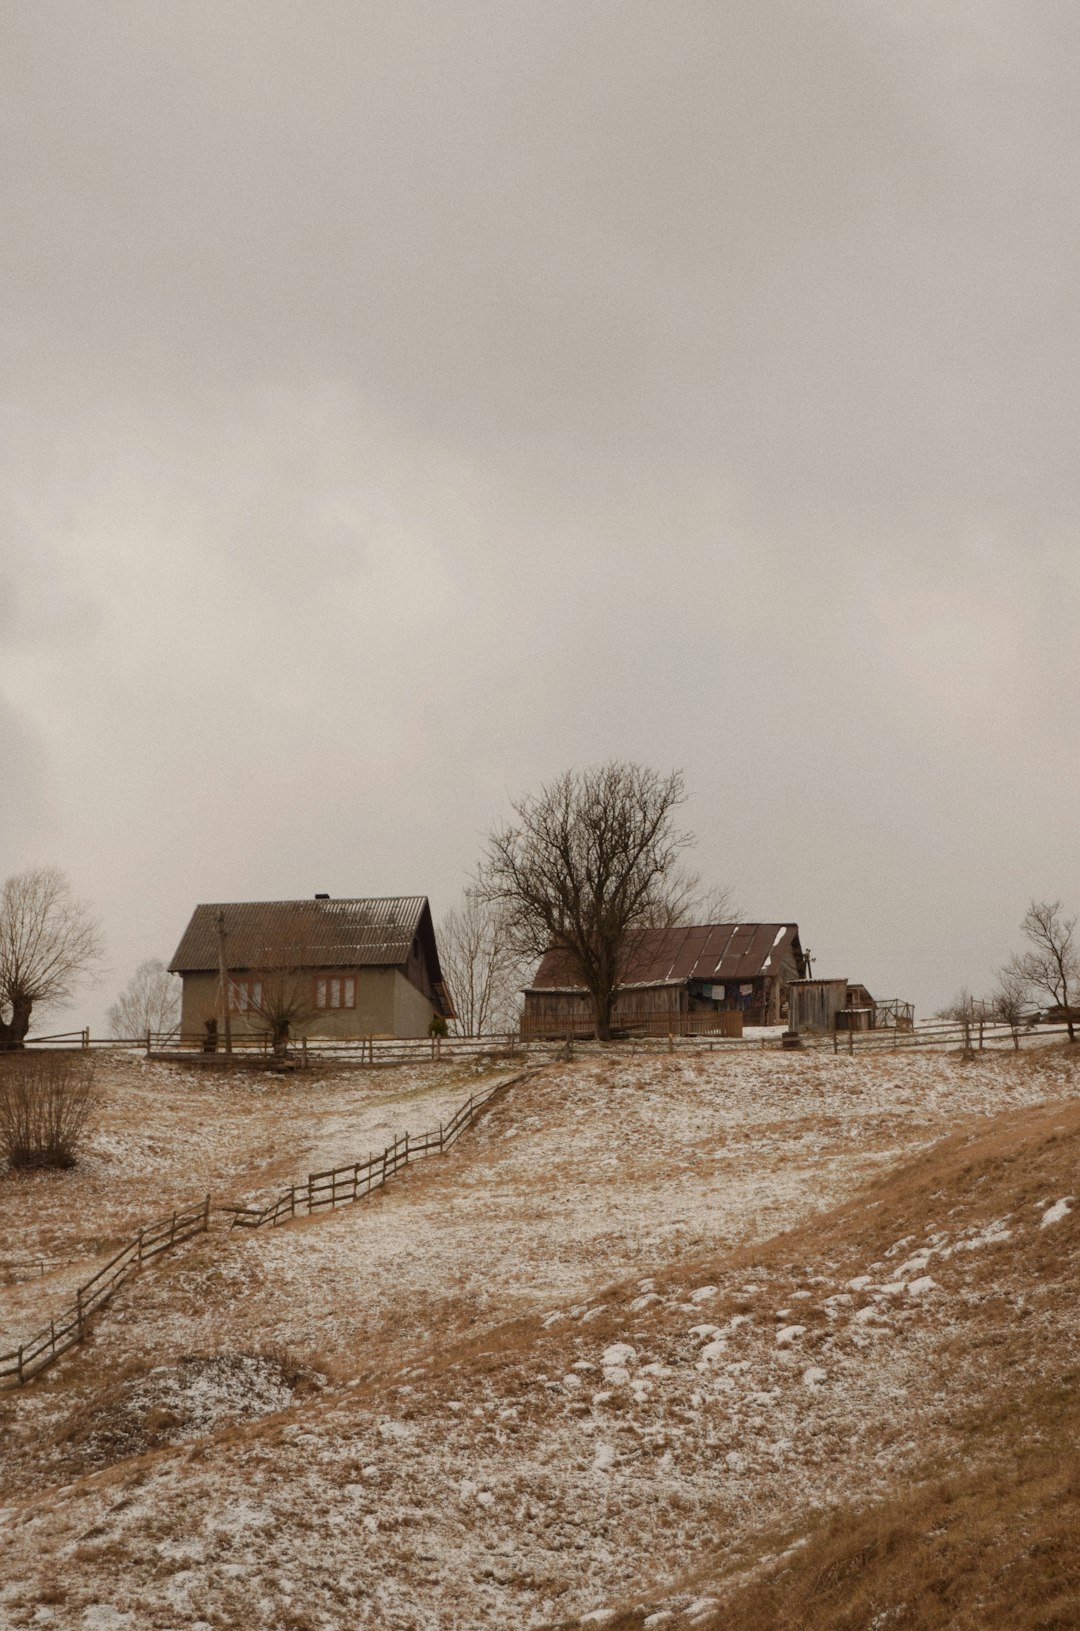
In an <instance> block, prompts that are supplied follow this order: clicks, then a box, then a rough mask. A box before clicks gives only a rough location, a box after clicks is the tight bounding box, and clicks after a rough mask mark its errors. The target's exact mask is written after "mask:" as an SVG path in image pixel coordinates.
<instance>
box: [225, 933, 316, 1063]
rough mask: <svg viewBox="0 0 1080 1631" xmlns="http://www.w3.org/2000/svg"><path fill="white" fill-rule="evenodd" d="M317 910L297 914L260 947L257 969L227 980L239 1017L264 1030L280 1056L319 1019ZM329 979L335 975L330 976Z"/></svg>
mask: <svg viewBox="0 0 1080 1631" xmlns="http://www.w3.org/2000/svg"><path fill="white" fill-rule="evenodd" d="M317 930H318V918H317V916H316V914H315V912H314V911H297V912H296V914H295V915H294V916H293V918H292V919H291V920H290V922H289V924H288V925H287V927H285V928H283V929H282V931H281V933H280V934H279V935H276V936H275V937H274V938H273V939H272V940H271V941H268V942H267V944H266V945H265V946H263V947H261V948H260V952H259V958H258V964H259V966H258V968H257V969H254V970H251V971H249V973H248V974H247V975H245V976H240V975H238V974H236V973H232V974H230V976H229V1001H230V1005H231V1007H232V1011H233V1012H234V1013H235V1014H241V1015H244V1014H246V1015H247V1016H248V1022H249V1024H253V1028H254V1029H256V1030H258V1029H260V1021H261V1028H264V1029H265V1032H266V1034H267V1036H268V1037H269V1041H270V1046H271V1047H272V1048H273V1050H274V1052H275V1053H276V1054H285V1053H287V1052H288V1048H289V1039H290V1037H292V1036H293V1034H294V1033H295V1032H296V1031H298V1030H302V1029H303V1027H304V1026H305V1025H307V1024H308V1023H309V1022H310V1021H311V1020H312V1019H313V1018H314V1016H315V1014H316V1012H317V1011H318V1010H317V1005H316V981H317V979H318V978H319V976H318V975H316V974H314V973H313V972H312V970H313V964H314V961H315V955H316V948H317V944H318V934H317ZM327 977H328V978H330V977H331V976H327Z"/></svg>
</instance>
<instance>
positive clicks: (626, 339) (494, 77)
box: [0, 0, 1080, 1029]
mask: <svg viewBox="0 0 1080 1631" xmlns="http://www.w3.org/2000/svg"><path fill="white" fill-rule="evenodd" d="M2 17H3V33H4V36H5V37H4V38H3V39H2V40H0V64H2V67H0V74H2V76H3V97H2V120H3V143H4V164H3V179H2V185H3V198H2V209H3V220H4V223H5V225H4V231H3V234H2V241H0V256H2V266H3V283H4V300H3V324H2V329H0V333H2V344H3V353H2V358H0V369H2V373H0V391H2V412H3V419H2V436H0V461H2V463H0V863H2V864H0V871H2V872H3V873H4V874H7V873H10V872H13V871H16V870H20V869H21V868H23V867H25V866H28V865H32V864H37V863H50V862H55V863H58V864H59V865H61V866H63V867H64V868H65V869H66V870H67V872H68V873H69V875H70V876H71V878H72V880H73V882H74V884H75V887H76V888H77V890H78V891H79V892H80V893H81V894H83V895H84V896H86V897H88V898H89V899H91V900H92V901H93V902H94V903H95V906H96V908H97V911H98V913H99V914H100V917H101V919H102V922H103V926H104V929H105V933H106V937H107V941H108V966H107V971H106V973H105V975H104V978H103V981H102V983H101V985H100V986H99V988H98V990H97V991H96V992H95V993H94V994H92V995H88V996H87V997H86V998H85V999H83V1000H82V1001H81V1002H80V1003H78V1004H76V1006H75V1008H73V1009H72V1010H71V1011H70V1018H71V1022H72V1023H75V1022H78V1023H82V1022H83V1019H84V1018H86V1019H89V1020H91V1021H92V1022H93V1024H94V1026H95V1029H97V1028H98V1026H99V1025H100V1023H101V1019H102V1016H103V1010H104V1007H105V1006H106V1004H107V1003H108V1002H109V1001H110V1000H112V998H113V997H114V996H115V993H116V991H117V990H118V989H119V988H120V987H121V986H122V985H123V984H124V983H125V982H126V980H127V978H128V976H129V975H130V973H131V972H132V970H133V969H134V967H135V965H136V964H137V963H138V962H139V961H140V960H141V959H143V958H145V957H152V956H160V957H163V958H164V959H166V960H167V959H168V958H169V957H170V956H171V954H172V952H173V950H174V949H175V946H176V943H177V942H178V940H179V938H180V934H181V932H182V930H183V928H184V925H185V923H186V921H187V918H188V916H189V914H190V912H191V910H192V908H193V906H194V905H195V904H196V902H198V901H205V900H211V901H212V900H245V899H260V898H291V897H302V896H307V895H309V894H313V893H314V892H315V891H316V890H326V891H329V892H331V893H332V894H335V895H365V894H399V893H400V894H414V893H415V894H427V895H429V896H430V897H431V900H432V905H433V909H434V911H435V913H436V916H437V917H438V915H439V913H440V912H441V911H442V910H444V909H445V908H446V907H447V906H448V905H450V904H451V903H452V902H453V901H454V900H455V899H456V898H457V896H458V894H459V892H460V890H461V888H462V885H463V884H464V882H465V881H466V878H467V875H468V874H469V872H470V871H471V869H472V868H473V866H474V865H475V862H476V859H477V856H478V853H479V850H480V846H481V842H482V837H483V834H484V832H485V831H486V829H487V828H489V827H490V826H491V824H492V823H493V822H494V821H496V820H498V819H500V818H502V817H504V816H505V815H506V814H507V813H508V811H509V799H510V798H511V797H512V796H515V795H519V794H521V793H524V792H526V791H529V790H531V789H536V788H537V787H539V786H540V785H541V784H542V783H543V782H544V781H545V780H547V779H550V778H551V777H553V776H555V775H557V774H558V773H559V772H560V771H562V770H563V769H565V768H567V767H568V766H572V765H586V764H594V763H597V762H600V761H602V760H604V759H607V758H611V757H622V758H629V759H637V760H642V761H646V762H648V763H649V764H652V765H654V766H655V767H657V768H658V769H660V770H668V769H670V768H673V767H682V768H683V769H684V770H685V773H686V780H687V784H688V787H689V789H690V793H691V798H690V801H689V805H688V809H687V811H686V818H687V823H688V825H690V826H691V827H693V829H694V830H695V831H696V833H697V835H698V840H699V842H698V848H697V852H696V857H695V860H696V865H697V866H698V868H699V869H700V871H701V872H702V873H703V875H704V876H705V878H706V880H707V881H717V882H722V883H728V884H730V885H732V886H733V887H734V889H735V891H736V893H737V895H738V898H739V900H740V901H741V903H742V905H743V907H744V909H745V910H746V912H747V913H748V915H750V916H751V917H756V918H762V919H766V920H777V921H791V920H794V921H797V922H798V923H799V925H800V927H801V930H802V936H803V941H804V943H805V944H808V945H809V946H810V947H811V948H812V949H813V951H814V953H815V954H816V958H817V962H816V966H815V973H816V974H821V975H839V976H844V975H846V976H849V977H850V978H852V979H860V980H862V981H864V982H865V983H866V984H867V985H868V986H869V987H870V989H871V991H873V992H874V994H875V995H878V996H893V995H896V996H901V997H905V998H908V999H910V1000H914V1001H915V1003H916V1005H917V1007H918V1010H919V1012H920V1013H921V1014H926V1013H927V1012H928V1010H929V1009H931V1008H933V1007H936V1006H938V1005H939V1003H940V1002H941V1001H943V1000H945V999H947V998H949V997H950V996H951V995H953V993H954V992H955V990H956V989H957V988H958V987H960V986H961V985H962V984H965V983H966V984H968V985H970V986H971V987H973V988H974V989H976V990H981V989H985V988H986V987H987V985H988V984H989V983H990V982H991V980H992V977H993V970H994V968H995V966H996V965H997V964H998V963H1000V962H1001V961H1002V960H1003V958H1004V957H1005V956H1006V954H1007V953H1008V952H1009V950H1010V949H1011V948H1012V947H1014V946H1015V945H1016V944H1017V941H1018V924H1019V920H1020V918H1021V917H1022V915H1023V912H1024V909H1025V906H1026V904H1027V901H1028V899H1029V897H1030V896H1032V895H1040V896H1058V895H1061V896H1063V897H1064V898H1065V900H1066V903H1067V904H1068V905H1070V906H1071V908H1072V910H1074V911H1078V910H1080V846H1078V844H1077V793H1078V788H1080V762H1078V761H1080V748H1078V720H1080V708H1078V702H1080V656H1078V641H1077V628H1078V614H1080V547H1078V541H1077V540H1078V518H1080V458H1078V449H1077V425H1078V423H1080V414H1078V406H1080V404H1078V400H1077V397H1078V388H1077V381H1078V363H1080V340H1078V326H1077V300H1078V291H1080V223H1078V213H1080V212H1078V203H1080V197H1078V195H1080V166H1078V158H1080V83H1078V81H1080V71H1078V64H1080V12H1078V8H1077V7H1076V5H1075V0H1060V3H1055V0H1014V3H1006V0H820V3H815V0H701V3H693V0H653V3H650V4H641V3H638V0H532V3H526V0H304V3H303V4H297V3H295V0H289V3H286V0H258V3H256V0H246V3H243V4H240V3H237V0H205V3H200V0H170V3H169V4H168V5H150V4H147V3H146V0H127V3H122V0H93V3H86V0H65V3H61V4H58V3H53V0H5V4H4V6H3V10H2Z"/></svg>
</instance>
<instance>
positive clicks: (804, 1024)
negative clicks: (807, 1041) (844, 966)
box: [787, 980, 848, 1031]
mask: <svg viewBox="0 0 1080 1631" xmlns="http://www.w3.org/2000/svg"><path fill="white" fill-rule="evenodd" d="M847 992H848V982H847V981H846V980H792V982H791V984H790V985H789V986H788V988H787V998H788V1029H789V1030H792V1031H835V1030H836V1029H837V1028H838V1027H837V1015H838V1014H839V1013H840V1012H841V1010H842V1009H843V1008H844V1006H845V1004H846V1003H847Z"/></svg>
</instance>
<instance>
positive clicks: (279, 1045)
mask: <svg viewBox="0 0 1080 1631" xmlns="http://www.w3.org/2000/svg"><path fill="white" fill-rule="evenodd" d="M288 1051H289V1022H288V1020H287V1019H276V1020H275V1021H274V1052H275V1053H276V1054H277V1056H278V1058H279V1059H284V1057H285V1055H286V1054H287V1053H288Z"/></svg>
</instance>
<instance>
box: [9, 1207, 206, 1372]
mask: <svg viewBox="0 0 1080 1631" xmlns="http://www.w3.org/2000/svg"><path fill="white" fill-rule="evenodd" d="M209 1226H210V1197H209V1195H207V1197H206V1199H205V1200H204V1201H203V1203H202V1205H201V1206H198V1207H191V1208H189V1209H188V1210H187V1211H183V1212H181V1211H176V1212H174V1213H173V1214H172V1216H171V1217H168V1218H162V1219H160V1220H159V1221H158V1222H156V1223H148V1224H145V1225H144V1227H143V1228H141V1229H140V1230H139V1232H138V1234H137V1235H135V1236H134V1237H133V1238H132V1239H131V1240H129V1241H127V1242H126V1243H125V1244H124V1245H123V1246H121V1248H120V1250H119V1251H118V1252H117V1253H116V1254H115V1255H114V1256H113V1257H110V1259H109V1261H108V1262H107V1263H104V1264H102V1266H101V1268H99V1269H98V1271H97V1273H96V1274H92V1275H91V1276H90V1278H89V1280H86V1281H85V1282H84V1283H83V1284H82V1285H81V1286H79V1288H78V1290H77V1291H76V1293H75V1301H74V1302H73V1303H72V1304H71V1305H70V1306H69V1307H67V1308H65V1309H64V1311H63V1312H62V1313H61V1314H60V1316H59V1317H58V1318H57V1319H52V1320H50V1321H49V1324H48V1326H47V1327H44V1328H43V1329H42V1330H40V1331H38V1332H37V1334H36V1335H35V1336H32V1337H31V1338H30V1339H29V1340H28V1341H27V1342H23V1343H21V1344H20V1346H19V1347H18V1348H14V1349H12V1351H11V1352H10V1353H6V1354H0V1388H2V1387H22V1386H23V1384H24V1383H26V1382H29V1381H30V1380H31V1379H32V1378H33V1377H35V1376H40V1374H41V1372H42V1371H43V1370H47V1369H48V1367H49V1366H50V1365H52V1364H55V1362H56V1360H58V1359H59V1358H60V1356H61V1354H65V1353H67V1351H68V1349H69V1348H74V1347H75V1345H76V1344H77V1343H79V1342H82V1341H83V1339H84V1338H85V1336H86V1334H87V1328H88V1321H89V1320H90V1318H91V1316H92V1315H94V1314H96V1313H97V1312H98V1310H99V1309H101V1308H104V1306H105V1304H106V1303H107V1302H108V1301H109V1299H110V1297H112V1295H113V1293H114V1292H115V1291H116V1290H117V1288H118V1287H119V1286H122V1285H123V1283H124V1281H125V1280H127V1279H128V1278H129V1277H130V1276H131V1275H132V1274H134V1273H135V1272H136V1271H137V1270H138V1269H139V1268H140V1267H141V1266H142V1264H143V1263H146V1262H148V1261H149V1260H150V1259H151V1258H153V1257H159V1256H160V1255H161V1253H162V1252H167V1251H170V1250H171V1249H172V1248H173V1247H174V1246H179V1245H182V1244H183V1242H184V1241H185V1240H190V1239H191V1238H192V1236H193V1235H198V1234H203V1233H205V1231H206V1230H207V1229H208V1228H209Z"/></svg>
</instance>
